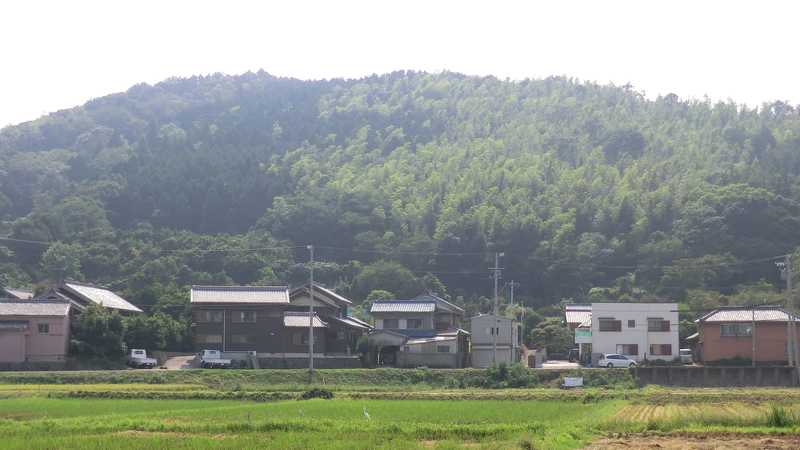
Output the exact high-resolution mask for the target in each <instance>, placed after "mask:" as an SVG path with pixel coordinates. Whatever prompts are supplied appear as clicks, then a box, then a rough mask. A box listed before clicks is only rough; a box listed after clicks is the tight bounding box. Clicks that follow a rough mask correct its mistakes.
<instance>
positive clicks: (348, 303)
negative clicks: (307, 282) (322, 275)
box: [314, 283, 353, 305]
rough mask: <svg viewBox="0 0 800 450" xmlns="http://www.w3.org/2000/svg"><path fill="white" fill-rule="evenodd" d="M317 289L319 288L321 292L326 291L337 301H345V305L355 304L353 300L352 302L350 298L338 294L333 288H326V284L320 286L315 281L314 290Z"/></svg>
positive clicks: (325, 292) (326, 293)
mask: <svg viewBox="0 0 800 450" xmlns="http://www.w3.org/2000/svg"><path fill="white" fill-rule="evenodd" d="M317 289H319V290H320V292H322V293H324V294H325V295H327V296H328V297H331V298H332V299H334V300H335V301H337V302H339V303H344V304H345V305H352V304H353V302H351V301H350V300H348V299H346V298H344V297H342V296H341V295H339V294H337V293H336V292H333V291H332V290H330V289H328V288H326V287H324V286H320V285H318V284H317V283H314V290H317Z"/></svg>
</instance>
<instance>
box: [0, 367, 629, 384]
mask: <svg viewBox="0 0 800 450" xmlns="http://www.w3.org/2000/svg"><path fill="white" fill-rule="evenodd" d="M565 376H579V377H583V379H584V385H585V386H588V387H605V388H617V387H620V388H630V387H635V380H634V378H633V376H632V374H631V373H630V371H629V370H627V369H577V370H567V371H564V370H532V369H528V368H525V367H523V366H521V365H519V364H513V365H509V366H506V365H504V364H500V365H498V366H496V367H491V368H489V369H324V370H317V371H316V372H315V376H314V380H313V384H315V385H320V386H326V385H327V386H336V385H348V386H411V385H427V386H431V387H436V388H446V389H463V388H485V389H498V388H499V389H502V388H524V387H538V386H541V387H557V386H559V385H560V384H561V381H562V380H563V378H564V377H565ZM129 383H140V384H202V385H205V386H208V387H210V388H212V389H216V390H239V389H237V386H242V385H247V386H259V385H263V386H270V385H287V384H296V385H304V384H307V383H308V372H307V371H306V370H304V369H298V370H295V369H260V370H199V369H196V370H170V371H167V370H151V371H145V370H113V371H72V372H70V371H59V372H0V384H129Z"/></svg>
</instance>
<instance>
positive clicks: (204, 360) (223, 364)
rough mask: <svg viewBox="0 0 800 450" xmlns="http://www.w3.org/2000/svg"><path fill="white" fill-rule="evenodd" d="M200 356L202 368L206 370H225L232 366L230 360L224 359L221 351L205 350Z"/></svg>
mask: <svg viewBox="0 0 800 450" xmlns="http://www.w3.org/2000/svg"><path fill="white" fill-rule="evenodd" d="M199 355H200V367H202V368H204V369H225V368H228V367H230V366H231V360H230V359H222V353H221V352H220V351H219V350H203V351H201V352H200V353H199Z"/></svg>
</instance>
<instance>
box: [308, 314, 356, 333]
mask: <svg viewBox="0 0 800 450" xmlns="http://www.w3.org/2000/svg"><path fill="white" fill-rule="evenodd" d="M326 320H328V321H330V320H333V321H336V322H340V323H342V324H344V325H346V326H348V327H351V328H358V329H360V330H370V329H372V327H371V326H370V325H369V324H368V323H366V322H362V321H361V320H358V319H356V318H355V317H350V316H347V317H330V318H328V319H326ZM307 322H308V320H306V325H307Z"/></svg>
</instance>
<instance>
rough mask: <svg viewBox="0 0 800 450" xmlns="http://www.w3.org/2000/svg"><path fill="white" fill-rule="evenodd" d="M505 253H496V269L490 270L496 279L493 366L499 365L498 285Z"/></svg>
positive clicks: (491, 268)
mask: <svg viewBox="0 0 800 450" xmlns="http://www.w3.org/2000/svg"><path fill="white" fill-rule="evenodd" d="M504 255H505V254H504V253H497V252H495V253H494V267H490V268H489V270H491V271H492V275H493V278H494V310H493V311H492V314H493V315H494V327H492V364H497V334H498V333H499V332H500V327H499V326H498V323H499V320H498V319H497V314H498V301H499V297H498V292H497V288H498V285H497V284H498V283H499V282H500V272H501V271H502V270H503V269H502V267H500V257H501V256H504Z"/></svg>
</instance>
